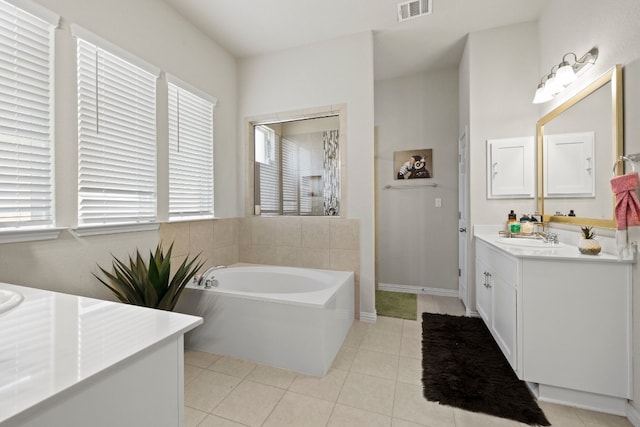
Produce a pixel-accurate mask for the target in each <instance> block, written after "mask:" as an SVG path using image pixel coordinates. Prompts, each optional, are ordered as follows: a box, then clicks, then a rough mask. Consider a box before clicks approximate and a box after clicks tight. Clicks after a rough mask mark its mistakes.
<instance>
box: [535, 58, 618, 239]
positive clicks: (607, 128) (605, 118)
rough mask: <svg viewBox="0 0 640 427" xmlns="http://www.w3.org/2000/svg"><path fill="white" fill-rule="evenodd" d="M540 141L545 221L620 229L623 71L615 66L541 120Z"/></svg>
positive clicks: (541, 203) (540, 199) (540, 193)
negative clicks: (617, 194)
mask: <svg viewBox="0 0 640 427" xmlns="http://www.w3.org/2000/svg"><path fill="white" fill-rule="evenodd" d="M537 137H538V211H539V212H540V213H541V214H542V215H543V218H544V221H549V222H563V223H571V224H581V225H591V226H598V227H607V228H615V226H616V222H615V219H614V215H613V212H614V210H613V208H614V196H613V193H612V192H611V187H610V183H609V181H610V180H611V178H612V176H613V173H612V168H613V166H614V163H615V160H616V159H617V158H618V156H620V155H622V152H623V138H622V68H621V67H620V66H619V65H618V66H615V67H614V68H612V69H611V70H609V71H608V72H607V73H605V74H604V75H603V76H601V77H600V78H598V79H597V80H596V81H594V82H593V83H592V84H590V85H589V86H588V87H586V88H585V89H583V90H582V91H581V92H579V93H577V94H576V95H574V96H573V97H572V98H570V99H569V100H567V101H566V102H564V103H563V104H561V105H560V106H558V107H557V108H555V109H554V110H552V111H551V112H550V113H548V114H547V115H545V116H544V117H543V118H541V119H540V120H539V121H538V124H537ZM620 167H621V168H622V167H623V166H620ZM617 173H618V174H620V173H623V171H622V169H620V170H618V171H617ZM572 211H573V212H572Z"/></svg>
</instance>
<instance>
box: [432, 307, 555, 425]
mask: <svg viewBox="0 0 640 427" xmlns="http://www.w3.org/2000/svg"><path fill="white" fill-rule="evenodd" d="M422 369H423V371H422V384H423V387H424V397H426V398H427V400H431V401H435V402H440V404H442V405H450V406H455V407H458V408H461V409H465V410H467V411H472V412H483V413H485V414H489V415H494V416H497V417H501V418H508V419H512V420H516V421H519V422H522V423H525V424H529V425H540V426H549V425H551V424H550V423H549V421H548V420H547V418H546V417H545V415H544V412H542V410H541V409H540V407H539V406H538V404H537V403H536V401H535V399H534V397H533V395H532V394H531V392H530V391H529V389H528V388H527V386H526V385H525V383H524V382H522V381H520V380H519V379H518V377H516V374H515V373H514V372H513V370H512V369H511V366H510V365H509V362H507V360H506V359H505V358H504V356H503V354H502V352H501V351H500V348H499V347H498V345H497V344H496V343H495V341H494V340H493V337H492V336H491V333H490V332H489V330H488V329H487V327H486V326H485V324H484V322H483V321H482V319H479V318H471V317H459V316H449V315H445V314H432V313H423V314H422Z"/></svg>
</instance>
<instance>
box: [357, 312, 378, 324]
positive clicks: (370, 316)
mask: <svg viewBox="0 0 640 427" xmlns="http://www.w3.org/2000/svg"><path fill="white" fill-rule="evenodd" d="M376 320H378V315H377V313H368V312H366V311H361V312H360V321H361V322H367V323H376Z"/></svg>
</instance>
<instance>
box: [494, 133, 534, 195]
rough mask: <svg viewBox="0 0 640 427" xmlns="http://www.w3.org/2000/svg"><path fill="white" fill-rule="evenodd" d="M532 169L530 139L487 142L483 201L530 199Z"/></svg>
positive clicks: (532, 146)
mask: <svg viewBox="0 0 640 427" xmlns="http://www.w3.org/2000/svg"><path fill="white" fill-rule="evenodd" d="M535 166H536V159H535V144H534V139H533V137H532V136H528V137H523V138H507V139H490V140H487V197H488V198H490V199H494V198H533V197H534V191H535Z"/></svg>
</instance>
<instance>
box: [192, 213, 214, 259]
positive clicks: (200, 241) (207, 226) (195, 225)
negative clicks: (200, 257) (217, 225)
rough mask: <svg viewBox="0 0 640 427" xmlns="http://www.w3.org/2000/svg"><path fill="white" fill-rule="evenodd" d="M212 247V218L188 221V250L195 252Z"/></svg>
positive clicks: (208, 249)
mask: <svg viewBox="0 0 640 427" xmlns="http://www.w3.org/2000/svg"><path fill="white" fill-rule="evenodd" d="M211 249H213V220H208V221H193V222H190V223H189V252H190V253H191V254H197V253H198V252H201V251H210V250H211Z"/></svg>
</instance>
